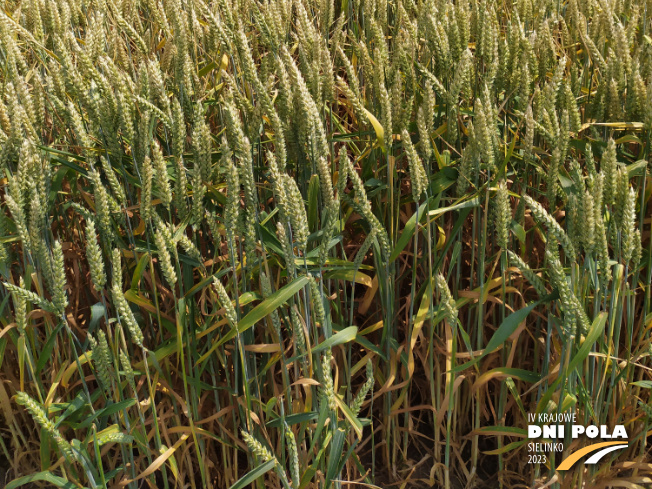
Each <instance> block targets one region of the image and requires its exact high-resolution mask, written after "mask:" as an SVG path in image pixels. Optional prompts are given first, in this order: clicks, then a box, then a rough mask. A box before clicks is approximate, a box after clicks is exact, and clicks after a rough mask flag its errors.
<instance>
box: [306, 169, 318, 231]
mask: <svg viewBox="0 0 652 489" xmlns="http://www.w3.org/2000/svg"><path fill="white" fill-rule="evenodd" d="M318 220H319V175H313V176H312V177H311V178H310V184H309V185H308V228H309V229H310V232H311V233H314V232H315V231H316V230H317V223H318Z"/></svg>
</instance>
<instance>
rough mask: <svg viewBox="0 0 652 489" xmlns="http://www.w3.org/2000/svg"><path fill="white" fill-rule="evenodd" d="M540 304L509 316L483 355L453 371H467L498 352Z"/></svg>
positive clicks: (536, 303) (535, 303) (533, 304)
mask: <svg viewBox="0 0 652 489" xmlns="http://www.w3.org/2000/svg"><path fill="white" fill-rule="evenodd" d="M540 302H541V301H537V302H533V303H532V304H530V305H529V306H527V307H524V308H523V309H519V310H518V311H516V312H515V313H513V314H510V315H509V316H507V317H506V318H505V320H504V321H503V322H502V324H501V325H500V326H499V327H498V329H497V330H496V332H495V333H494V335H493V336H492V337H491V339H490V340H489V343H487V346H486V347H485V349H484V351H483V352H482V355H479V356H477V357H475V359H473V360H471V361H470V362H466V363H465V364H463V365H460V366H458V367H456V368H455V369H453V371H454V372H461V371H462V370H466V369H467V368H469V367H471V366H473V365H475V364H476V363H478V362H479V361H480V360H482V359H483V358H484V357H486V356H487V355H489V354H490V353H491V352H493V351H494V350H496V349H497V348H498V347H499V346H500V345H502V344H503V343H505V341H507V339H508V338H509V337H510V336H511V334H512V333H513V332H514V331H516V328H518V325H519V324H521V323H522V322H523V321H524V320H525V318H526V317H527V316H528V314H530V312H532V309H534V308H535V307H536V306H537V305H539V303H540Z"/></svg>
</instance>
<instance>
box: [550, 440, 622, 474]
mask: <svg viewBox="0 0 652 489" xmlns="http://www.w3.org/2000/svg"><path fill="white" fill-rule="evenodd" d="M612 445H625V443H624V441H605V442H602V443H596V444H595V445H589V446H588V447H584V448H582V449H580V450H578V451H576V452H573V453H572V454H571V455H569V456H568V457H566V458H565V459H564V461H563V462H562V463H561V464H560V465H559V467H557V470H568V469H570V468H571V467H572V466H573V465H575V462H577V461H578V460H579V459H581V458H582V457H583V456H584V455H588V454H589V453H591V452H595V451H596V450H600V449H601V448H604V447H610V446H612Z"/></svg>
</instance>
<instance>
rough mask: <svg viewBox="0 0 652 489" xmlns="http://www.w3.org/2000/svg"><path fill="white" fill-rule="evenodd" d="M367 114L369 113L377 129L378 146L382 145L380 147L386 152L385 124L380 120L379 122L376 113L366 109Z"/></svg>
mask: <svg viewBox="0 0 652 489" xmlns="http://www.w3.org/2000/svg"><path fill="white" fill-rule="evenodd" d="M364 111H365V114H367V118H368V119H369V122H371V125H372V126H374V131H376V140H377V141H378V146H380V149H382V150H383V153H384V152H385V130H384V129H383V126H382V124H381V123H380V122H378V119H376V118H375V117H374V115H373V114H372V113H371V112H369V111H368V110H367V109H364Z"/></svg>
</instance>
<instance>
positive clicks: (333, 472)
mask: <svg viewBox="0 0 652 489" xmlns="http://www.w3.org/2000/svg"><path fill="white" fill-rule="evenodd" d="M345 439H346V432H345V431H344V430H343V429H341V428H338V429H337V431H335V433H334V434H333V442H332V443H331V449H330V453H329V457H328V466H327V468H326V482H325V483H324V487H330V482H331V481H332V480H333V479H334V478H335V477H336V476H337V469H338V468H339V466H340V459H341V457H342V451H343V450H344V440H345Z"/></svg>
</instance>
